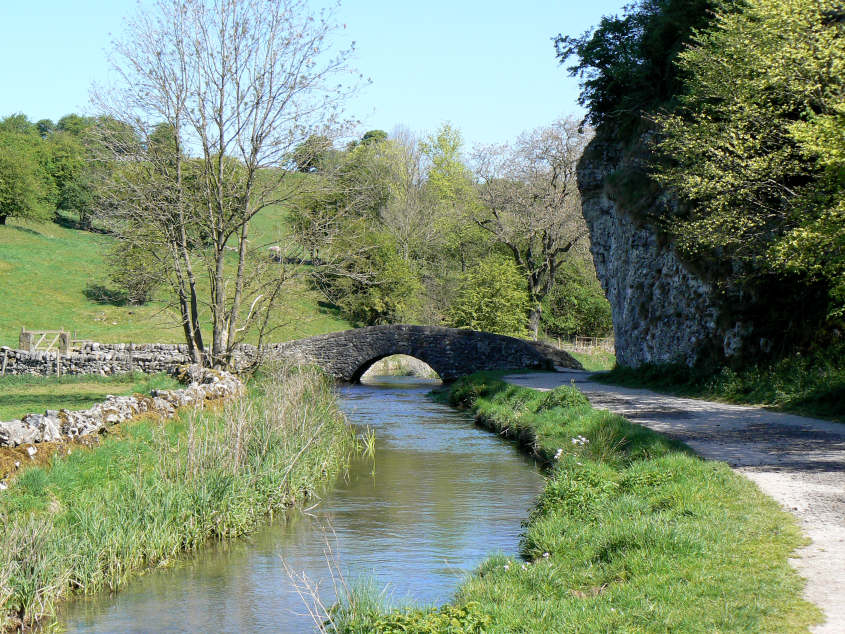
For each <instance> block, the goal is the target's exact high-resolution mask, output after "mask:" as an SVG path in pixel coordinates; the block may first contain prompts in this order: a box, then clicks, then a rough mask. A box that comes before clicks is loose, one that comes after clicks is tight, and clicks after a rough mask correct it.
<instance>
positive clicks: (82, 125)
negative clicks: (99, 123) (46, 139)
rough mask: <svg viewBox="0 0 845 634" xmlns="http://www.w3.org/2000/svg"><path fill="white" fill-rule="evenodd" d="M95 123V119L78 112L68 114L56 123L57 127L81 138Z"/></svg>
mask: <svg viewBox="0 0 845 634" xmlns="http://www.w3.org/2000/svg"><path fill="white" fill-rule="evenodd" d="M93 124H94V119H92V118H90V117H83V116H82V115H78V114H73V113H71V114H66V115H65V116H63V117H62V118H61V119H59V121H58V122H57V123H56V129H57V130H60V131H62V132H68V133H69V134H72V135H73V136H75V137H77V138H79V137H81V136H82V135H83V134H85V132H86V131H87V130H88V129H89V128H90V127H91V126H92V125H93Z"/></svg>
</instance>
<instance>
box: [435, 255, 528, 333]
mask: <svg viewBox="0 0 845 634" xmlns="http://www.w3.org/2000/svg"><path fill="white" fill-rule="evenodd" d="M528 307H529V300H528V292H527V290H526V289H525V279H524V276H523V275H522V273H521V272H520V271H519V269H518V268H517V266H516V265H515V264H514V263H513V260H512V259H511V258H509V257H506V256H502V255H499V254H492V255H490V256H487V257H486V258H484V259H482V260H480V261H479V262H478V263H476V264H475V265H474V266H472V267H471V268H469V269H467V270H466V271H465V272H464V273H463V274H461V276H460V277H459V282H458V287H457V292H456V294H455V297H454V301H453V302H452V303H451V304H450V306H449V309H448V324H449V325H450V326H453V327H455V328H470V329H472V330H482V331H486V332H495V333H499V334H502V335H511V336H513V337H523V336H525V335H527V334H528V329H527V325H528V324H527V320H526V315H527V313H528Z"/></svg>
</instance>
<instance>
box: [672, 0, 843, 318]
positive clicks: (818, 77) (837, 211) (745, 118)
mask: <svg viewBox="0 0 845 634" xmlns="http://www.w3.org/2000/svg"><path fill="white" fill-rule="evenodd" d="M837 11H839V12H840V13H838V14H837V13H836V12H837ZM832 15H841V3H839V2H836V1H835V0H789V1H787V0H748V1H747V2H744V3H742V4H741V5H740V9H739V10H738V11H735V10H731V11H724V10H723V11H720V12H719V14H718V16H717V20H716V22H715V24H714V26H713V27H712V28H710V29H708V30H706V31H703V32H701V33H699V34H698V35H697V36H696V38H695V40H694V46H693V47H691V48H690V49H689V50H687V51H685V52H683V53H681V54H680V56H679V62H678V64H679V68H680V69H681V71H682V74H683V75H684V77H685V78H686V81H685V84H684V89H685V92H684V94H683V95H682V96H681V97H679V104H678V107H677V108H676V109H675V110H674V111H673V112H670V113H666V114H662V115H659V116H657V117H656V122H657V124H658V126H659V129H660V131H661V132H662V134H663V139H662V141H661V142H660V144H659V149H660V152H661V154H662V157H663V159H664V160H663V162H662V163H660V164H657V165H656V177H657V179H658V181H659V182H660V183H661V184H663V185H665V186H668V187H671V188H673V189H674V190H675V191H677V192H678V193H680V194H681V196H682V197H683V199H684V200H685V201H686V202H687V204H688V208H687V213H686V214H685V215H683V216H681V217H679V218H673V219H671V220H670V227H671V229H672V231H673V233H674V235H675V237H676V240H677V242H678V244H679V246H680V248H681V249H682V251H683V252H684V253H686V255H687V257H693V258H698V259H701V258H706V257H707V256H708V255H711V256H715V257H717V258H719V259H730V260H731V261H732V262H733V263H734V264H733V271H732V272H731V273H730V274H729V275H730V276H731V277H732V278H734V279H735V280H736V283H738V284H740V285H743V286H746V287H747V286H749V285H753V284H755V283H756V279H757V278H759V277H760V276H766V275H778V274H792V275H795V276H797V279H799V280H804V282H805V283H808V284H824V285H826V286H827V287H828V289H829V296H830V299H831V314H832V315H845V195H843V191H845V159H843V155H845V141H843V139H845V97H843V95H845V37H843V35H845V33H843V30H845V24H843V22H842V20H840V19H831V16H832Z"/></svg>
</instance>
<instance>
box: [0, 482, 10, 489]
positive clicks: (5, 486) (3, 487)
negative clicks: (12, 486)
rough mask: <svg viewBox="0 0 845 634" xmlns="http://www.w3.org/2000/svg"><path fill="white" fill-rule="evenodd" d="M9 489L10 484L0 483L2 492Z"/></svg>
mask: <svg viewBox="0 0 845 634" xmlns="http://www.w3.org/2000/svg"><path fill="white" fill-rule="evenodd" d="M8 488H9V485H8V484H6V483H5V482H0V491H5V490H6V489H8Z"/></svg>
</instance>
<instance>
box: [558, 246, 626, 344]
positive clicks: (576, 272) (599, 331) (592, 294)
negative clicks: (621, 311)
mask: <svg viewBox="0 0 845 634" xmlns="http://www.w3.org/2000/svg"><path fill="white" fill-rule="evenodd" d="M542 320H543V321H542V326H543V331H544V332H545V333H546V334H547V335H550V336H552V337H572V336H575V335H586V336H590V337H605V336H607V335H609V334H610V333H611V332H612V331H613V321H612V318H611V313H610V303H609V302H608V301H607V298H606V297H605V295H604V290H603V289H602V287H601V284H599V281H598V279H596V273H595V269H594V268H593V263H592V261H591V260H590V259H589V256H587V257H581V256H572V254H570V257H569V258H567V259H566V260H565V261H564V262H563V263H562V265H561V266H560V267H559V268H558V271H557V277H556V279H555V284H554V286H553V287H552V289H551V291H550V292H549V294H548V295H547V296H546V297H545V298H544V299H543V313H542Z"/></svg>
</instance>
